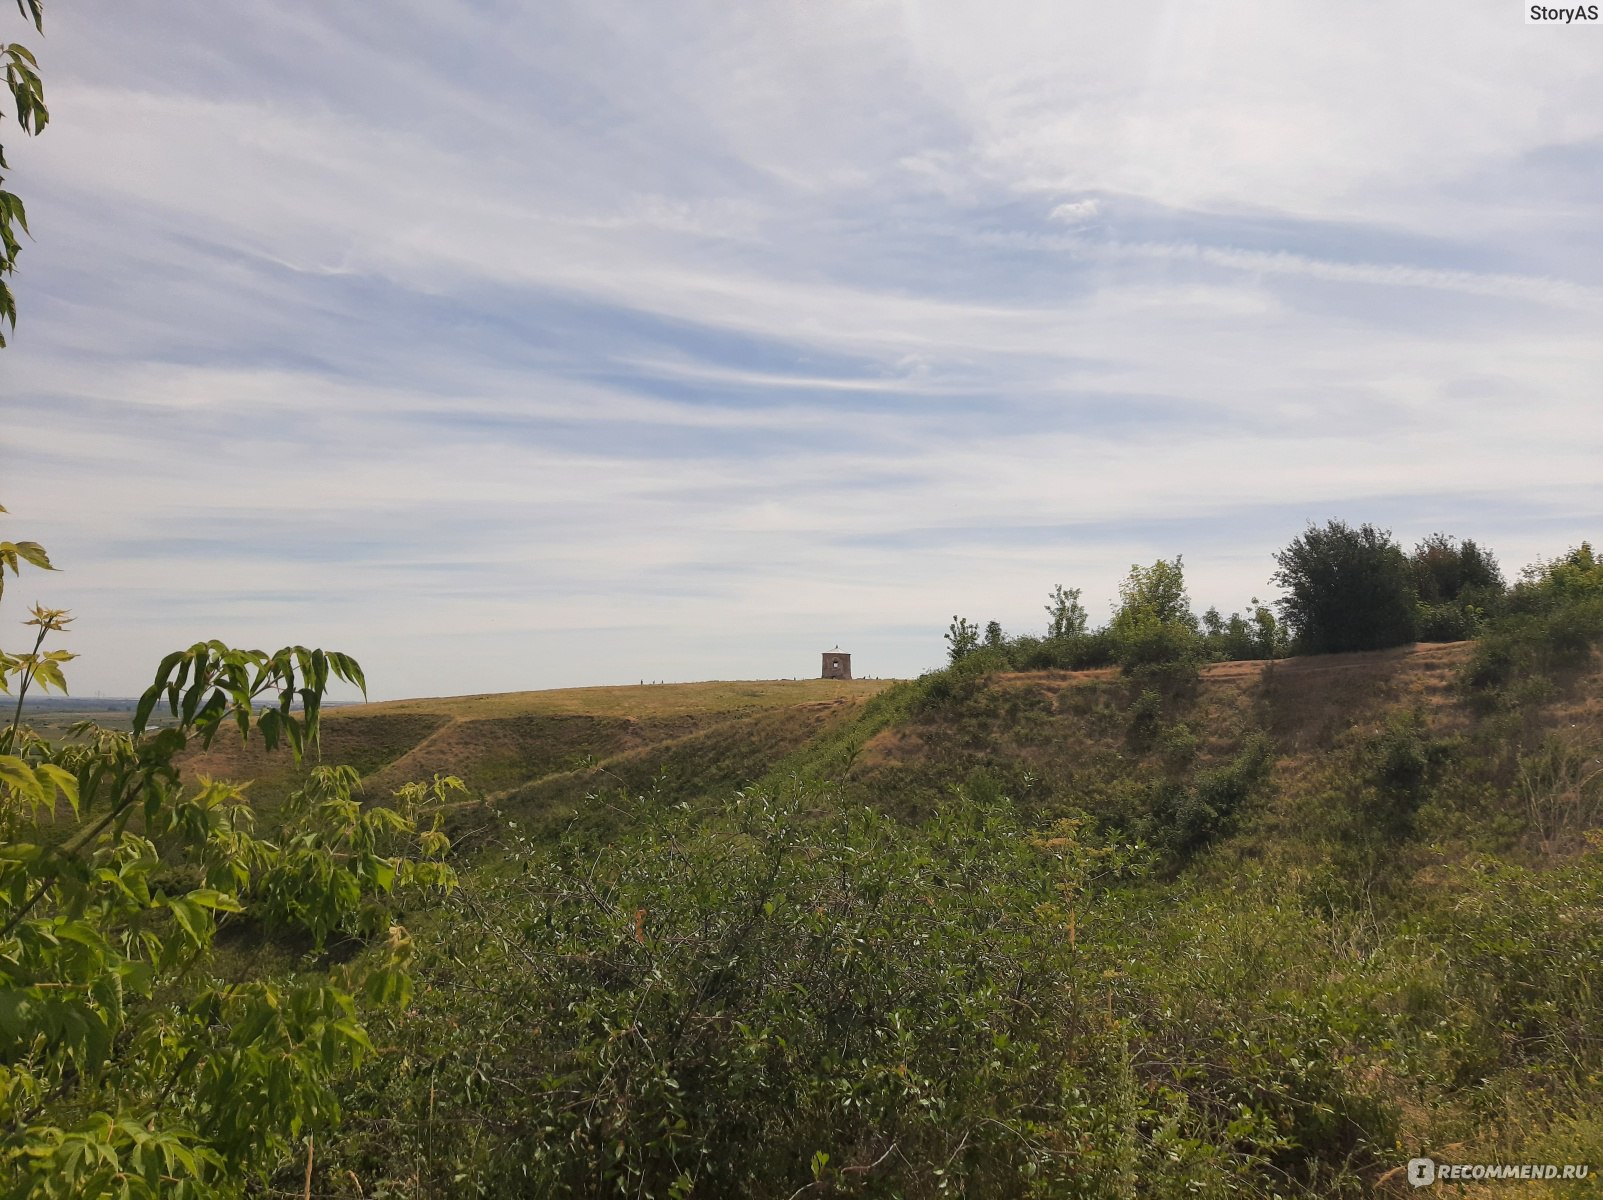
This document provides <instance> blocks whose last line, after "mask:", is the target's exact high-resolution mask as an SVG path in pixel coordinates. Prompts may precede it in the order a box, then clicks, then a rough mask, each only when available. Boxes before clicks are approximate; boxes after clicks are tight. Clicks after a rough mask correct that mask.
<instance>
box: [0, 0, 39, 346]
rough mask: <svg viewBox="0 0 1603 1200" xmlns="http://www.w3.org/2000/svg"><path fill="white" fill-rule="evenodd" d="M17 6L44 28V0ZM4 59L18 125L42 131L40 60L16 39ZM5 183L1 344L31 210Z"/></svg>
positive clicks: (0, 57) (0, 187) (0, 206)
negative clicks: (10, 278) (9, 280)
mask: <svg viewBox="0 0 1603 1200" xmlns="http://www.w3.org/2000/svg"><path fill="white" fill-rule="evenodd" d="M17 9H18V11H20V12H21V13H22V14H23V15H24V16H26V17H31V18H32V20H33V27H34V29H36V30H37V31H38V32H40V33H43V32H44V8H43V5H42V0H17ZM0 63H4V66H5V77H6V89H7V90H8V91H9V92H10V93H11V103H12V107H13V109H14V110H15V113H16V118H17V124H18V126H20V127H21V129H22V132H23V133H27V134H36V133H38V132H39V131H40V130H41V129H43V128H44V127H45V126H46V125H47V124H48V123H49V121H50V110H49V109H48V108H46V107H45V92H44V84H43V83H42V82H41V81H40V79H39V62H38V60H37V59H36V58H34V56H33V53H32V52H31V51H30V50H29V49H28V48H27V47H26V46H23V45H20V44H18V43H16V42H12V43H11V44H10V45H0ZM3 119H4V115H3V114H0V120H3ZM10 169H11V168H10V166H9V165H8V164H7V162H6V152H5V147H4V146H3V145H0V171H8V170H10ZM4 184H5V176H4V175H0V348H3V347H4V346H5V344H6V339H5V330H4V327H5V325H6V324H7V323H9V324H10V325H11V327H12V328H13V329H15V328H16V326H17V305H16V300H15V298H14V297H13V296H12V294H11V287H10V285H9V284H8V283H7V282H6V276H8V275H10V274H11V273H12V272H13V271H14V270H15V269H16V264H17V253H18V251H19V250H21V244H20V243H19V242H18V241H17V231H18V230H21V231H22V232H23V233H27V232H28V214H27V211H26V210H25V209H24V208H23V206H22V200H21V199H20V198H19V197H18V196H17V195H16V194H15V193H13V192H8V191H6V190H5V187H4Z"/></svg>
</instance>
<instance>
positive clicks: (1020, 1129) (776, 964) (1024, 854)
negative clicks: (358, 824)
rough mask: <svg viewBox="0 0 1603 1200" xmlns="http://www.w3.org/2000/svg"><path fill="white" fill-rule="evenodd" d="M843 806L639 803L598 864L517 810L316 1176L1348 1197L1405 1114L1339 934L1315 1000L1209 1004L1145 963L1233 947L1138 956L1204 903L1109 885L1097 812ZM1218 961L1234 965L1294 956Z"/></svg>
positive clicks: (486, 1192)
mask: <svg viewBox="0 0 1603 1200" xmlns="http://www.w3.org/2000/svg"><path fill="white" fill-rule="evenodd" d="M835 803H836V801H835V799H834V798H833V797H831V796H828V795H816V794H815V795H808V794H799V793H794V792H793V793H791V794H790V795H788V796H785V797H783V798H775V797H773V796H770V795H766V794H761V793H751V794H747V795H744V796H741V797H739V798H737V799H736V800H735V801H733V802H732V803H730V804H729V805H728V806H727V807H726V808H724V809H723V810H721V811H719V812H717V813H714V814H712V815H710V816H702V817H697V816H694V815H692V814H691V813H690V812H688V811H684V810H675V811H671V812H651V813H646V814H643V816H644V817H645V819H644V820H642V822H641V823H640V826H639V828H638V830H637V831H636V832H635V833H633V834H631V835H629V836H628V837H626V838H625V839H624V840H622V841H621V842H620V843H618V844H617V845H614V846H609V847H607V848H605V849H603V850H601V851H599V852H589V853H583V852H576V851H573V850H563V849H560V848H557V849H553V848H550V847H548V846H546V845H544V844H541V843H531V842H528V841H524V840H522V839H520V838H519V837H518V836H517V833H516V831H515V830H513V831H509V833H510V836H509V840H508V842H507V844H506V846H505V850H506V854H507V857H506V860H505V861H504V863H503V864H502V865H501V866H500V867H498V868H497V869H496V870H495V871H494V872H489V873H485V874H482V875H480V876H478V877H477V878H470V879H469V880H468V881H467V882H466V883H465V885H464V887H463V888H462V889H461V890H460V891H459V892H458V893H457V895H456V897H455V899H454V900H453V901H452V903H451V907H452V909H453V912H452V915H451V917H450V920H449V921H448V922H447V923H445V924H444V925H443V926H442V927H441V928H440V929H439V942H438V944H437V945H434V946H432V947H431V948H429V949H428V950H427V951H426V952H425V958H424V960H423V961H420V966H419V978H420V980H421V981H422V986H421V987H420V989H419V994H418V997H417V1000H416V1002H415V1011H414V1012H412V1013H410V1014H409V1015H408V1018H407V1019H406V1020H405V1021H404V1022H400V1023H397V1024H396V1025H394V1026H393V1027H392V1028H390V1029H389V1030H388V1031H387V1032H386V1033H385V1037H386V1039H393V1040H394V1043H395V1045H394V1053H391V1054H387V1055H385V1056H383V1058H382V1060H379V1061H375V1062H374V1063H373V1064H372V1068H371V1070H370V1071H369V1072H367V1074H366V1076H365V1083H364V1086H363V1087H362V1088H361V1089H360V1090H358V1091H356V1092H353V1093H352V1094H351V1095H350V1096H349V1097H348V1099H347V1103H348V1106H349V1107H350V1109H351V1110H352V1111H353V1113H361V1114H368V1115H367V1116H355V1117H353V1119H352V1121H351V1123H350V1124H349V1126H348V1127H347V1129H346V1132H345V1135H344V1140H343V1141H342V1142H341V1143H340V1145H339V1146H338V1147H337V1148H336V1150H335V1151H333V1153H335V1154H336V1155H337V1158H331V1159H329V1160H328V1175H327V1176H326V1177H325V1183H326V1186H328V1187H330V1188H341V1187H344V1188H347V1189H349V1194H351V1195H355V1194H357V1193H356V1190H355V1189H356V1187H357V1186H359V1187H360V1188H361V1194H363V1195H365V1196H369V1197H375V1196H391V1197H395V1196H418V1195H427V1194H430V1189H431V1188H433V1189H436V1190H438V1191H441V1192H445V1191H449V1192H450V1193H451V1194H455V1195H478V1196H508V1197H510V1196H526V1195H548V1194H551V1195H559V1194H583V1195H617V1196H662V1197H668V1196H689V1195H697V1196H762V1197H768V1196H773V1197H790V1196H793V1195H797V1194H800V1195H874V1196H892V1195H896V1196H909V1197H911V1196H941V1195H952V1196H961V1195H967V1196H997V1197H1000V1196H1010V1197H1011V1196H1031V1195H1038V1196H1116V1195H1127V1194H1131V1191H1132V1189H1138V1190H1139V1191H1140V1193H1141V1194H1143V1195H1153V1196H1186V1195H1225V1194H1234V1193H1237V1192H1239V1191H1241V1190H1252V1189H1253V1188H1255V1187H1256V1188H1259V1189H1261V1190H1263V1191H1265V1192H1267V1191H1270V1190H1275V1189H1282V1190H1288V1189H1289V1190H1296V1189H1303V1188H1306V1189H1325V1190H1327V1191H1329V1190H1335V1191H1339V1190H1341V1189H1342V1188H1344V1187H1348V1186H1351V1187H1356V1186H1357V1181H1358V1179H1359V1172H1360V1171H1362V1170H1363V1169H1365V1168H1366V1167H1367V1165H1368V1164H1369V1163H1370V1162H1371V1161H1373V1159H1374V1155H1375V1153H1376V1151H1377V1148H1379V1149H1381V1150H1389V1149H1390V1145H1391V1139H1392V1137H1393V1135H1394V1132H1395V1118H1394V1114H1393V1112H1392V1110H1391V1108H1390V1107H1389V1105H1388V1103H1387V1102H1386V1101H1385V1100H1384V1099H1383V1098H1380V1097H1377V1096H1375V1095H1373V1094H1372V1089H1370V1088H1369V1087H1368V1086H1367V1085H1366V1084H1365V1082H1364V1079H1363V1078H1362V1074H1361V1072H1360V1071H1358V1070H1357V1069H1356V1068H1355V1063H1356V1062H1357V1059H1358V1056H1359V1055H1360V1054H1362V1053H1363V1052H1364V1050H1365V1047H1366V1045H1367V1043H1368V1040H1369V1039H1370V1038H1372V1037H1379V1036H1380V1035H1381V1034H1383V1033H1384V1028H1385V1021H1384V1018H1383V1017H1382V1016H1381V1015H1380V1014H1379V1013H1378V1012H1376V1011H1370V1012H1368V1013H1367V1014H1366V1013H1364V1012H1359V1013H1356V1014H1355V1013H1351V1012H1349V1011H1347V1010H1346V1008H1345V1007H1344V1005H1343V1004H1342V1003H1341V1002H1340V1001H1339V998H1336V997H1332V996H1327V995H1324V994H1323V991H1322V989H1323V988H1324V986H1325V985H1324V984H1323V983H1321V982H1320V979H1319V976H1320V973H1321V972H1322V971H1325V970H1327V969H1328V967H1329V962H1328V957H1329V956H1328V955H1326V956H1324V957H1322V958H1321V957H1316V958H1315V959H1313V960H1311V961H1310V962H1309V963H1308V966H1307V970H1308V972H1310V978H1309V981H1308V984H1307V986H1308V989H1309V995H1308V996H1306V997H1303V996H1299V994H1298V992H1297V991H1296V990H1295V989H1292V990H1287V989H1275V990H1273V991H1272V992H1271V993H1270V994H1269V995H1268V996H1267V997H1265V996H1264V995H1263V994H1262V993H1261V992H1254V991H1252V990H1250V989H1249V990H1245V991H1244V990H1241V989H1240V988H1239V987H1238V986H1237V985H1238V984H1239V982H1240V981H1239V980H1236V979H1221V980H1219V981H1218V982H1217V986H1211V989H1210V990H1209V991H1207V992H1205V993H1203V992H1193V990H1192V988H1193V984H1194V983H1195V982H1196V980H1195V978H1194V977H1193V976H1190V975H1181V976H1176V975H1174V974H1173V973H1172V972H1171V973H1169V974H1167V975H1166V974H1164V973H1163V972H1162V971H1160V970H1157V968H1158V967H1159V966H1160V965H1161V963H1162V962H1163V961H1165V960H1167V959H1168V958H1170V957H1173V956H1175V955H1180V956H1181V957H1182V958H1184V955H1185V954H1186V953H1191V954H1195V955H1196V956H1197V959H1198V961H1201V962H1204V963H1207V964H1209V965H1208V968H1207V969H1208V970H1209V971H1217V970H1219V965H1218V964H1217V963H1216V962H1215V959H1216V956H1217V948H1216V947H1201V948H1197V949H1195V950H1192V951H1183V950H1182V949H1180V948H1177V947H1176V946H1174V945H1167V946H1165V947H1164V948H1163V952H1162V954H1161V955H1153V954H1152V953H1151V952H1150V950H1144V949H1143V947H1144V946H1147V945H1149V944H1150V941H1151V937H1152V934H1153V932H1154V929H1155V928H1157V929H1161V930H1167V931H1168V933H1169V934H1170V935H1172V936H1175V937H1179V938H1181V940H1182V941H1187V940H1188V939H1189V940H1193V941H1194V940H1195V937H1194V935H1192V934H1187V933H1184V932H1183V930H1184V929H1185V928H1186V927H1187V925H1188V923H1187V922H1182V921H1173V922H1164V923H1162V924H1161V925H1155V923H1154V921H1153V914H1152V912H1151V911H1149V910H1148V909H1147V908H1146V907H1145V905H1144V903H1138V902H1137V901H1135V900H1132V899H1131V898H1130V897H1129V896H1123V897H1122V898H1121V896H1120V895H1114V894H1110V893H1109V892H1108V889H1109V888H1111V887H1120V888H1123V887H1125V886H1126V884H1125V883H1124V882H1121V881H1128V880H1129V879H1130V878H1132V877H1135V876H1139V875H1140V874H1141V872H1142V869H1143V864H1144V862H1145V860H1146V857H1147V856H1146V855H1145V854H1144V852H1142V851H1140V850H1139V849H1137V848H1134V847H1129V846H1120V845H1117V844H1114V843H1108V842H1105V841H1103V840H1101V839H1100V838H1097V837H1095V836H1093V835H1092V834H1091V833H1090V832H1089V831H1088V827H1087V826H1086V825H1085V823H1084V822H1083V821H1079V820H1072V821H1067V822H1064V823H1061V824H1059V825H1058V826H1056V827H1054V828H1052V829H1049V830H1046V831H1044V832H1040V833H1032V832H1031V831H1030V830H1028V829H1027V828H1026V827H1025V826H1023V825H1022V824H1021V823H1020V821H1019V819H1018V817H1017V816H1016V814H1015V813H1014V811H1013V808H1012V806H1011V805H1010V804H1009V803H1008V802H1006V801H996V802H989V803H986V802H979V801H974V800H970V799H966V798H958V799H955V800H954V801H953V802H952V803H951V804H950V805H949V806H948V807H946V808H945V809H944V810H943V811H942V812H940V813H939V814H938V815H937V816H936V817H935V818H934V819H932V820H930V821H928V822H926V823H924V824H922V825H920V826H917V827H912V826H906V825H902V824H899V823H897V822H895V821H893V820H891V819H889V818H886V817H883V816H880V815H878V814H876V813H874V812H872V811H869V810H862V809H857V810H851V811H846V812H838V811H832V810H833V809H834V805H835ZM1160 907H1161V906H1160ZM1192 915H1193V916H1195V915H1196V914H1195V913H1193V914H1192ZM1251 919H1252V918H1251V917H1244V918H1240V919H1238V920H1237V922H1236V923H1235V924H1233V925H1232V926H1231V928H1232V929H1234V930H1235V931H1236V932H1237V933H1239V932H1241V931H1242V930H1243V929H1244V928H1245V927H1246V925H1247V924H1250V922H1251ZM1300 925H1301V914H1296V915H1295V919H1290V918H1288V919H1282V920H1279V921H1275V922H1271V923H1269V924H1268V925H1266V926H1264V927H1262V928H1260V929H1258V930H1257V931H1256V932H1255V934H1254V938H1255V940H1256V943H1258V944H1255V945H1254V946H1253V948H1252V949H1253V953H1254V955H1255V956H1261V955H1262V953H1263V951H1264V950H1265V949H1266V947H1265V946H1263V945H1262V943H1264V942H1266V941H1269V942H1272V941H1274V940H1276V939H1294V940H1295V942H1296V945H1297V947H1298V949H1301V948H1303V947H1304V946H1305V944H1306V943H1308V942H1309V941H1315V942H1317V939H1318V936H1319V934H1318V933H1317V932H1315V933H1314V934H1313V935H1311V936H1310V935H1308V934H1305V933H1303V932H1299V928H1298V927H1299V926H1300ZM1205 928H1211V925H1208V926H1205ZM1205 940H1206V935H1205ZM1232 952H1233V953H1234V954H1235V955H1236V958H1235V959H1234V960H1232V963H1233V965H1232V963H1227V964H1225V967H1224V971H1225V974H1227V975H1228V973H1229V972H1230V971H1231V970H1246V969H1252V970H1256V971H1258V972H1259V973H1262V971H1263V970H1265V969H1268V967H1269V963H1270V962H1271V961H1272V962H1273V963H1274V964H1275V966H1274V968H1273V969H1276V970H1278V969H1282V968H1283V966H1284V964H1285V963H1286V961H1287V960H1286V959H1284V958H1280V957H1272V958H1271V959H1267V960H1262V963H1261V965H1259V966H1255V967H1250V968H1249V964H1247V963H1246V962H1245V961H1244V960H1243V959H1242V957H1241V955H1242V947H1239V946H1237V947H1233V948H1232ZM1270 953H1271V955H1273V954H1274V951H1273V949H1270ZM1226 997H1228V1005H1229V1008H1228V1010H1221V1009H1220V1008H1219V1007H1218V1005H1220V1004H1221V1003H1223V1002H1224V1001H1225V999H1226ZM468 1031H471V1033H469V1032H468ZM397 1146H404V1147H406V1150H405V1151H404V1152H403V1153H401V1154H399V1155H397V1154H396V1153H395V1151H394V1148H395V1147H397ZM1254 1181H1256V1182H1254ZM1344 1181H1345V1182H1344Z"/></svg>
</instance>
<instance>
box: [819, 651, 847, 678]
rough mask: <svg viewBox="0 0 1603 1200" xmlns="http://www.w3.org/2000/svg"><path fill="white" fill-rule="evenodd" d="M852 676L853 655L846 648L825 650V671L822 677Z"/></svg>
mask: <svg viewBox="0 0 1603 1200" xmlns="http://www.w3.org/2000/svg"><path fill="white" fill-rule="evenodd" d="M851 677H852V656H851V655H850V654H847V653H846V652H845V651H844V650H825V651H824V673H823V674H822V675H821V676H819V678H820V679H850V678H851Z"/></svg>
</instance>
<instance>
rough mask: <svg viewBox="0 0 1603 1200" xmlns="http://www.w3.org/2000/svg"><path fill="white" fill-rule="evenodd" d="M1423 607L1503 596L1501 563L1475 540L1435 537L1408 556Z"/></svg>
mask: <svg viewBox="0 0 1603 1200" xmlns="http://www.w3.org/2000/svg"><path fill="white" fill-rule="evenodd" d="M1408 562H1409V565H1410V566H1411V567H1412V568H1413V571H1414V585H1415V587H1416V588H1417V590H1418V592H1419V600H1420V603H1421V604H1451V603H1456V602H1458V601H1460V600H1473V599H1487V598H1490V597H1493V596H1497V595H1501V594H1502V592H1503V587H1504V585H1503V572H1502V570H1501V569H1500V568H1499V567H1498V565H1497V559H1495V558H1493V557H1492V555H1491V553H1490V552H1489V551H1486V550H1482V549H1481V548H1480V547H1479V546H1478V545H1476V544H1475V542H1473V541H1472V540H1470V539H1468V538H1466V539H1465V540H1464V541H1462V542H1460V541H1459V540H1458V539H1457V538H1454V537H1449V536H1448V535H1447V534H1445V533H1433V534H1431V535H1430V536H1429V537H1428V538H1426V539H1424V540H1423V541H1422V542H1420V543H1419V544H1418V545H1417V546H1415V547H1414V552H1413V553H1412V554H1410V555H1409V556H1408Z"/></svg>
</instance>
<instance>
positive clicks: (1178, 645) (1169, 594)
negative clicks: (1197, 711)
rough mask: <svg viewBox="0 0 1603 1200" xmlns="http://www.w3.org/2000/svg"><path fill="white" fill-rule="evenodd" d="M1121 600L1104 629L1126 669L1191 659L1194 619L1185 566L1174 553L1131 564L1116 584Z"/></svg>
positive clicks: (1195, 641)
mask: <svg viewBox="0 0 1603 1200" xmlns="http://www.w3.org/2000/svg"><path fill="white" fill-rule="evenodd" d="M1119 598H1120V604H1119V607H1118V609H1117V610H1116V611H1115V612H1114V614H1113V621H1112V623H1111V624H1109V626H1108V632H1109V634H1110V635H1111V636H1112V638H1113V643H1114V647H1115V655H1116V657H1117V658H1118V660H1119V663H1120V665H1122V666H1124V667H1125V668H1126V669H1133V668H1136V667H1140V666H1145V665H1150V664H1156V663H1175V662H1180V661H1182V660H1187V659H1190V658H1192V657H1193V656H1194V655H1195V654H1196V653H1197V652H1198V650H1199V637H1198V623H1197V617H1196V614H1195V613H1193V612H1192V611H1191V597H1190V596H1189V595H1188V594H1187V593H1186V577H1185V569H1184V566H1183V565H1182V563H1181V558H1180V556H1179V555H1176V556H1175V558H1174V561H1173V562H1170V561H1169V560H1168V559H1162V558H1160V559H1159V560H1158V561H1157V562H1155V563H1153V564H1152V565H1151V566H1150V567H1143V566H1139V565H1134V564H1132V565H1131V567H1130V574H1129V575H1127V576H1126V577H1125V580H1124V582H1123V583H1122V584H1120V585H1119Z"/></svg>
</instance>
